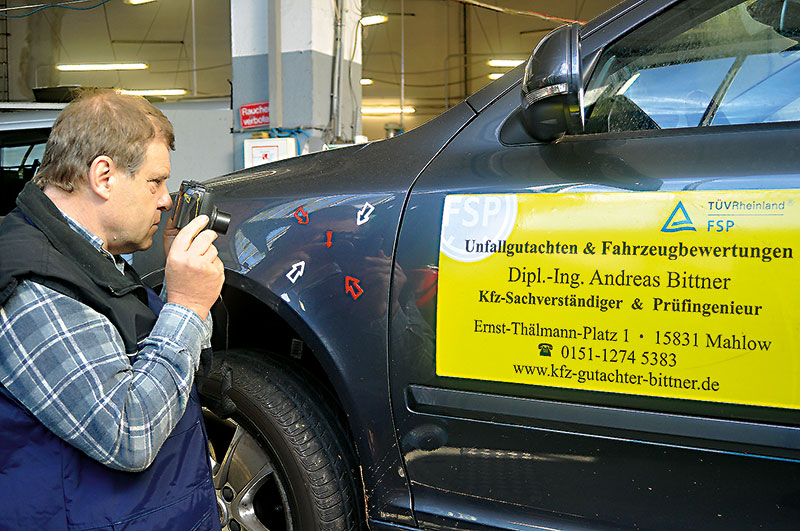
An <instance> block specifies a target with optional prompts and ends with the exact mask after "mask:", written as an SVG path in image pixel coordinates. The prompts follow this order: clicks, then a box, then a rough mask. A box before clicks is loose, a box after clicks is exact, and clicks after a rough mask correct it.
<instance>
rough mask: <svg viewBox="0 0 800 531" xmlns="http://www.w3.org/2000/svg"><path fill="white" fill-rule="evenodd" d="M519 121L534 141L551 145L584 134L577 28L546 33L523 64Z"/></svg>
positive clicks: (578, 27)
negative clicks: (565, 136) (563, 137)
mask: <svg viewBox="0 0 800 531" xmlns="http://www.w3.org/2000/svg"><path fill="white" fill-rule="evenodd" d="M522 122H523V124H524V125H525V129H526V130H527V131H528V133H530V134H531V136H533V138H535V139H536V140H539V141H541V142H552V141H554V140H557V139H558V138H561V136H562V135H564V134H565V133H570V134H575V133H581V132H583V126H584V109H583V78H582V76H581V43H580V25H579V24H578V23H573V24H571V25H567V26H561V27H559V28H556V29H554V30H553V31H551V32H550V33H548V34H547V35H546V36H545V37H544V39H542V41H541V42H540V43H539V45H538V46H537V47H536V49H535V50H533V53H532V54H531V56H530V58H528V62H527V64H526V65H525V75H524V76H523V78H522Z"/></svg>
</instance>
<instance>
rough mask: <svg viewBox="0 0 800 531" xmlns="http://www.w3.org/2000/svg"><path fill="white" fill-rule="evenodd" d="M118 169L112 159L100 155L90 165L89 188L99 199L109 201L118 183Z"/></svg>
mask: <svg viewBox="0 0 800 531" xmlns="http://www.w3.org/2000/svg"><path fill="white" fill-rule="evenodd" d="M116 174H117V167H116V165H115V164H114V161H113V160H111V157H109V156H107V155H100V156H99V157H96V158H95V159H94V160H93V161H92V163H91V164H90V165H89V176H88V179H89V188H91V190H92V192H94V193H95V194H97V195H98V196H99V197H101V198H103V199H105V200H108V198H109V197H110V195H111V188H112V187H113V186H114V183H115V182H116Z"/></svg>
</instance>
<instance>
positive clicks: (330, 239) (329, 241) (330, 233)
mask: <svg viewBox="0 0 800 531" xmlns="http://www.w3.org/2000/svg"><path fill="white" fill-rule="evenodd" d="M331 245H333V231H332V230H329V231H328V239H327V241H325V247H327V248H328V249H330V248H331Z"/></svg>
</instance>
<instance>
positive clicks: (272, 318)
mask: <svg viewBox="0 0 800 531" xmlns="http://www.w3.org/2000/svg"><path fill="white" fill-rule="evenodd" d="M225 275H226V281H225V286H224V287H223V289H222V295H221V300H222V303H221V304H217V305H215V307H214V309H213V315H214V336H213V339H212V346H213V347H214V350H215V351H224V350H225V349H226V348H227V349H233V348H240V349H249V350H252V351H256V352H261V353H263V355H264V356H267V357H271V358H272V359H276V360H280V359H282V358H286V359H294V362H295V363H299V364H301V365H302V366H303V368H304V369H305V370H306V371H308V372H310V373H311V374H312V375H313V376H314V377H315V378H316V379H317V380H318V381H319V382H320V383H321V384H322V385H323V386H324V387H325V390H326V391H327V393H328V394H329V395H330V396H331V398H333V399H334V400H335V405H336V407H337V409H338V411H339V413H341V415H342V418H343V421H344V425H345V426H346V427H347V430H348V436H349V437H350V440H351V442H353V443H354V442H355V441H356V438H355V437H354V435H355V429H354V427H353V426H351V418H350V416H348V415H346V411H347V407H349V404H347V403H346V401H347V398H346V397H347V396H349V392H348V390H347V389H346V385H345V383H344V381H345V379H344V376H343V375H342V373H341V370H340V368H339V366H338V365H337V363H336V362H335V359H334V356H333V354H332V353H331V352H330V350H329V349H328V348H327V347H326V346H325V344H324V342H323V341H322V340H321V339H320V338H319V336H318V335H317V334H316V333H315V332H314V330H312V329H311V328H309V327H308V326H307V324H306V323H305V322H304V321H303V320H302V319H300V318H299V317H298V316H297V315H296V313H295V312H294V310H292V308H291V307H289V305H288V304H286V302H285V301H283V299H281V298H280V297H279V296H278V295H276V294H275V293H273V292H271V291H269V290H268V289H266V288H264V287H263V286H261V285H260V284H258V283H256V282H253V281H251V280H250V279H248V278H247V277H245V276H243V275H239V274H237V273H235V272H232V271H230V270H228V271H226V272H225ZM354 449H355V450H356V451H357V448H356V445H355V444H354Z"/></svg>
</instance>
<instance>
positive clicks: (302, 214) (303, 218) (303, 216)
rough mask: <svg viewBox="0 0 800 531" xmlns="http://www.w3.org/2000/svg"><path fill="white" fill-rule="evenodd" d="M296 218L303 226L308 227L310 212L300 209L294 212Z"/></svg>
mask: <svg viewBox="0 0 800 531" xmlns="http://www.w3.org/2000/svg"><path fill="white" fill-rule="evenodd" d="M294 217H295V219H296V220H297V222H298V223H300V224H301V225H308V212H306V211H305V210H303V207H299V208H298V209H297V210H295V211H294Z"/></svg>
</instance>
